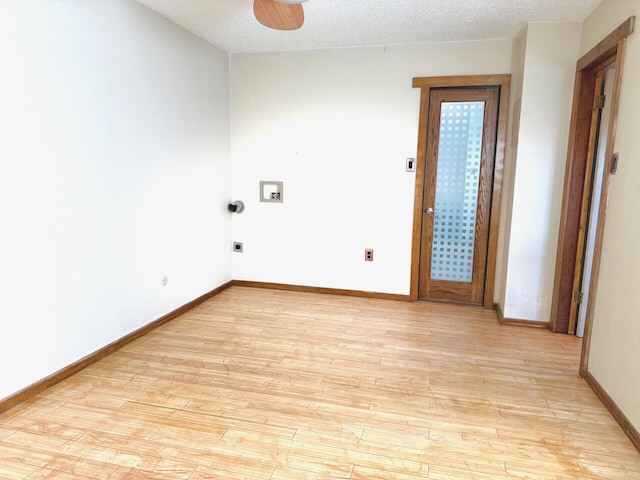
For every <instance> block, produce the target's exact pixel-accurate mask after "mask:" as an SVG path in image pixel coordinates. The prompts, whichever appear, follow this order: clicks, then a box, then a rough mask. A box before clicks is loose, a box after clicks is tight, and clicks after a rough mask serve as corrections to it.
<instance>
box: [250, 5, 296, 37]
mask: <svg viewBox="0 0 640 480" xmlns="http://www.w3.org/2000/svg"><path fill="white" fill-rule="evenodd" d="M253 14H254V15H255V17H256V20H258V21H259V22H260V23H261V24H262V25H264V26H265V27H269V28H273V29H274V30H297V29H298V28H300V27H301V26H302V24H303V23H304V10H303V9H302V5H301V4H299V3H298V4H289V3H280V2H276V1H275V0H253Z"/></svg>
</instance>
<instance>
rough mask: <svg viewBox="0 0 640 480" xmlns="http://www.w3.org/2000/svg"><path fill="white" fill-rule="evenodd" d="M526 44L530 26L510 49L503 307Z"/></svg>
mask: <svg viewBox="0 0 640 480" xmlns="http://www.w3.org/2000/svg"><path fill="white" fill-rule="evenodd" d="M526 47H527V27H525V28H524V29H523V30H522V31H521V32H519V33H518V35H516V37H515V38H514V39H513V41H512V49H511V70H510V72H511V91H510V96H509V118H508V128H507V144H506V148H505V162H504V170H503V180H502V205H501V209H500V231H499V235H498V252H497V259H496V284H495V293H494V302H496V303H497V304H498V305H500V308H501V309H502V308H503V307H504V304H505V295H506V279H507V268H508V266H509V262H508V261H507V260H508V258H507V252H508V250H509V240H510V234H511V215H512V209H511V205H512V204H513V186H514V183H515V173H516V166H515V158H516V153H517V148H518V137H519V129H520V107H521V105H522V83H523V79H524V61H525V58H526ZM512 268H513V265H512Z"/></svg>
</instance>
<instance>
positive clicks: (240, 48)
mask: <svg viewBox="0 0 640 480" xmlns="http://www.w3.org/2000/svg"><path fill="white" fill-rule="evenodd" d="M138 1H139V2H140V3H142V4H144V5H147V6H148V7H150V8H152V9H153V10H155V11H157V12H158V13H160V14H162V15H164V16H165V17H168V18H169V19H171V20H172V21H174V22H175V23H177V24H179V25H181V26H183V27H184V28H186V29H188V30H190V31H192V32H193V33H195V34H197V35H199V36H200V37H202V38H204V39H206V40H208V41H209V42H211V43H213V44H214V45H217V46H218V47H220V48H222V49H224V50H226V51H228V52H230V53H238V52H266V51H286V50H310V49H316V48H332V47H353V46H368V45H385V46H386V45H409V44H421V43H428V42H442V41H463V40H484V39H504V38H513V37H514V36H515V35H516V34H517V33H518V32H519V31H520V30H521V29H522V28H523V27H524V26H525V25H526V24H527V23H528V22H580V21H582V20H584V18H586V16H587V15H588V14H589V13H591V11H593V9H594V8H595V7H596V6H597V5H598V4H599V3H600V1H601V0H309V1H307V2H306V3H304V12H305V23H304V25H303V27H302V28H301V29H300V30H295V31H290V32H281V31H275V30H270V29H268V28H266V27H264V26H262V25H260V24H259V23H258V22H257V21H256V20H255V18H254V17H253V1H252V0H138Z"/></svg>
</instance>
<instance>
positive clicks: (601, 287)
mask: <svg viewBox="0 0 640 480" xmlns="http://www.w3.org/2000/svg"><path fill="white" fill-rule="evenodd" d="M632 15H635V16H636V17H637V18H640V1H638V0H605V1H604V2H603V3H602V4H601V5H600V6H599V7H598V8H597V9H596V10H595V11H594V12H593V13H592V14H591V15H590V16H589V17H588V18H587V20H586V21H585V22H584V27H583V43H582V52H583V53H586V52H587V51H589V50H590V49H591V48H593V47H594V46H595V45H596V44H597V43H598V42H599V41H600V40H602V39H603V38H604V37H605V36H606V35H607V34H609V33H610V32H611V31H613V30H614V29H615V28H616V27H617V26H618V25H620V24H621V23H622V22H624V21H625V20H626V19H627V18H629V17H630V16H632ZM636 29H637V28H636ZM639 85H640V38H638V32H637V31H636V32H635V33H634V34H632V35H631V36H630V37H629V38H628V44H627V52H626V59H625V62H624V73H623V80H622V91H621V95H620V111H619V115H618V126H617V130H616V131H617V135H616V142H615V146H614V148H615V151H617V152H619V153H620V162H619V166H618V174H617V175H615V176H613V177H611V183H610V186H609V198H608V204H607V219H606V224H605V231H604V241H603V245H602V259H601V267H600V277H599V281H598V292H597V296H596V300H595V312H594V321H593V330H592V335H591V349H590V356H589V366H588V369H589V371H590V372H591V374H592V375H593V376H594V377H595V379H596V380H597V381H598V382H599V383H600V385H602V387H603V388H604V389H605V390H606V392H607V393H608V394H609V396H611V398H613V400H614V401H615V402H616V404H617V405H618V407H620V408H621V409H622V411H623V412H624V414H625V415H626V416H627V418H628V419H629V420H630V421H631V423H632V424H633V425H634V426H635V427H636V429H639V430H640V401H639V399H640V369H638V365H640V320H639V315H640V313H639V312H640V295H638V292H640V251H639V250H638V238H639V237H640V217H639V216H638V211H637V205H640V135H638V132H640V116H639V115H638V112H639V111H640V88H639Z"/></svg>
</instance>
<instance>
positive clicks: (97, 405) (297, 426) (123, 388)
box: [0, 287, 640, 480]
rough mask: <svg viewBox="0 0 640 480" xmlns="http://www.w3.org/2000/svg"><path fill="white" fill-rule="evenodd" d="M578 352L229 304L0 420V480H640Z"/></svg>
mask: <svg viewBox="0 0 640 480" xmlns="http://www.w3.org/2000/svg"><path fill="white" fill-rule="evenodd" d="M579 355H580V340H579V339H577V338H575V337H570V336H566V335H554V334H552V333H550V332H549V331H547V330H541V329H529V328H523V327H518V326H500V325H499V324H498V322H497V320H496V316H495V313H494V312H490V311H485V310H482V309H478V308H469V307H462V306H447V305H440V304H432V303H422V302H420V303H406V302H395V301H389V300H372V299H363V298H352V297H342V296H333V295H322V294H311V293H296V292H286V291H276V290H264V289H255V288H242V287H233V288H231V289H229V290H226V291H225V292H223V293H222V294H221V295H219V296H217V297H215V298H213V299H211V300H209V301H207V302H206V303H204V304H202V305H201V306H199V307H197V308H195V309H194V310H192V311H190V312H188V313H187V314H185V315H183V316H181V317H179V318H177V319H175V320H173V321H171V322H169V323H167V324H165V325H164V326H162V327H160V328H158V329H156V330H154V331H153V332H151V333H149V334H147V335H146V336H144V337H142V338H140V339H138V340H136V341H135V342H133V343H131V344H129V345H127V346H126V347H124V348H122V349H121V350H119V351H117V352H115V353H113V354H111V355H110V356H108V357H107V358H105V359H103V360H101V361H100V362H98V363H96V364H94V365H92V366H90V367H88V368H87V369H85V370H83V371H81V372H80V373H78V374H76V375H74V376H73V377H70V378H69V379H67V380H65V381H63V382H61V383H60V384H58V385H56V386H54V387H52V388H51V389H49V390H48V391H46V392H44V393H43V394H40V395H38V396H36V397H35V398H33V399H32V400H29V401H27V402H25V403H23V404H21V405H19V406H17V407H15V408H14V409H12V410H9V411H8V412H5V413H4V414H2V415H0V478H10V479H30V480H31V479H35V478H59V479H84V478H91V479H106V478H108V479H110V480H115V479H143V478H144V479H151V478H167V479H191V480H200V479H216V478H219V479H231V480H233V479H274V480H275V479H319V480H320V479H343V478H350V479H359V480H363V479H399V480H410V479H411V480H416V479H425V478H439V479H458V478H461V479H465V478H473V479H502V478H534V479H537V478H539V479H552V478H553V479H556V478H557V479H564V478H609V479H623V478H630V479H631V478H633V479H638V478H640V454H639V453H638V452H637V451H636V450H635V449H634V448H633V447H632V445H631V443H630V441H629V440H628V439H627V438H626V437H625V435H624V434H623V432H622V431H621V429H620V428H619V427H618V426H617V424H616V423H615V422H614V420H613V419H612V418H611V416H610V415H609V413H608V412H607V411H606V409H605V408H604V407H603V406H602V404H601V403H600V402H599V401H598V399H597V398H596V396H595V395H594V394H593V393H592V391H591V390H590V389H589V387H588V386H587V385H586V384H585V382H584V381H583V380H582V379H580V378H579V376H578V374H577V370H578V360H579Z"/></svg>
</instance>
